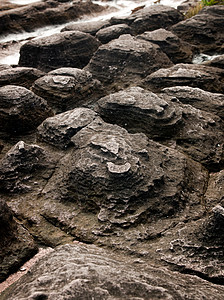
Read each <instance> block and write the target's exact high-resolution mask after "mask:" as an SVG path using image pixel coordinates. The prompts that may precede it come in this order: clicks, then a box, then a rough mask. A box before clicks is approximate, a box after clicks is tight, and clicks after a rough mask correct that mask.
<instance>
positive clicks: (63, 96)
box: [32, 68, 103, 113]
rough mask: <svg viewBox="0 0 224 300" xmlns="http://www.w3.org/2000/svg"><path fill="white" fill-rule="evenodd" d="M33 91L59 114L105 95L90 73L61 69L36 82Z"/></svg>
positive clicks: (73, 69) (75, 69) (74, 69)
mask: <svg viewBox="0 0 224 300" xmlns="http://www.w3.org/2000/svg"><path fill="white" fill-rule="evenodd" d="M32 91H33V92H34V93H35V94H37V95H39V96H41V97H43V98H44V99H46V100H47V102H48V104H49V105H50V106H51V107H52V109H53V110H54V111H56V112H57V113H59V112H63V111H66V110H69V109H73V108H75V107H78V106H83V105H87V104H90V103H92V102H94V101H95V100H97V99H99V98H100V96H102V95H103V88H102V86H101V84H100V82H99V81H98V80H96V79H94V78H93V76H92V74H91V73H90V72H88V71H85V70H81V69H77V68H60V69H57V70H54V71H51V72H49V73H48V74H47V75H45V76H43V77H41V78H39V79H38V80H36V81H35V82H34V84H33V86H32Z"/></svg>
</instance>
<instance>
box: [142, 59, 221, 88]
mask: <svg viewBox="0 0 224 300" xmlns="http://www.w3.org/2000/svg"><path fill="white" fill-rule="evenodd" d="M223 78H224V77H223V71H222V70H221V69H218V68H214V67H209V66H206V65H192V64H177V65H175V66H173V67H171V68H168V69H164V68H162V69H160V70H158V71H156V72H154V73H152V74H150V75H149V76H147V78H146V79H145V80H144V82H143V84H142V85H143V87H145V88H148V89H150V90H153V91H158V90H161V89H163V88H165V87H171V86H190V87H196V88H201V89H203V90H206V91H209V92H215V93H223V92H224V88H223V80H224V79H223Z"/></svg>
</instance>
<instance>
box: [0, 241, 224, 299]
mask: <svg viewBox="0 0 224 300" xmlns="http://www.w3.org/2000/svg"><path fill="white" fill-rule="evenodd" d="M56 279H57V281H55V280H56ZM21 286H22V287H23V288H22V289H21ZM223 295H224V289H223V287H222V286H217V285H213V284H212V283H209V282H206V281H204V280H202V279H200V278H197V277H196V276H191V275H185V274H178V273H177V272H171V271H169V270H167V269H166V268H163V269H159V268H158V267H156V266H154V267H152V266H150V265H149V264H147V265H143V266H142V265H140V266H138V264H137V263H135V262H134V260H133V259H131V258H129V259H127V258H125V257H122V256H117V257H116V258H114V256H113V255H111V253H110V252H108V251H106V250H102V249H100V248H97V247H94V246H92V245H88V246H85V245H82V244H78V245H64V246H62V247H59V248H57V249H56V250H55V251H53V252H51V253H50V254H47V255H46V256H45V257H44V258H43V259H41V260H40V261H39V262H37V263H36V265H34V266H33V268H32V269H31V270H30V272H29V273H27V274H26V275H24V276H23V277H22V278H21V279H20V280H19V281H18V282H17V283H16V284H15V285H14V286H13V287H11V288H10V289H9V290H7V291H6V293H5V294H3V297H2V300H6V299H7V300H14V299H21V300H22V299H49V300H53V299H59V300H63V299H108V300H109V299H130V300H137V299H138V300H140V299H141V300H143V299H145V300H146V299H155V300H157V299H164V300H165V299H166V300H168V299H180V300H184V299H187V298H189V299H192V300H193V299H194V300H196V299H197V300H202V299H205V298H206V299H208V300H212V299H214V297H215V298H216V299H217V300H222V298H223Z"/></svg>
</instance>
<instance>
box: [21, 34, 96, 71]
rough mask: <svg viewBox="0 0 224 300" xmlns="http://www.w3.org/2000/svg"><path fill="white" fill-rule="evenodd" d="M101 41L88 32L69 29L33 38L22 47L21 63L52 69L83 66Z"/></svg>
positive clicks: (27, 65) (25, 65) (42, 68)
mask: <svg viewBox="0 0 224 300" xmlns="http://www.w3.org/2000/svg"><path fill="white" fill-rule="evenodd" d="M99 45H100V42H99V41H98V40H97V39H96V38H94V37H93V36H92V35H90V34H88V33H84V32H81V31H67V32H62V33H56V34H53V35H51V36H49V37H43V38H39V39H37V40H31V41H29V42H27V43H26V44H24V45H23V46H22V47H21V49H20V59H19V65H20V66H24V67H33V68H37V69H40V70H43V71H51V70H53V69H57V68H60V67H75V68H83V67H84V66H85V65H87V64H88V62H89V60H90V58H91V57H92V55H93V54H94V52H95V51H96V50H97V48H98V47H99Z"/></svg>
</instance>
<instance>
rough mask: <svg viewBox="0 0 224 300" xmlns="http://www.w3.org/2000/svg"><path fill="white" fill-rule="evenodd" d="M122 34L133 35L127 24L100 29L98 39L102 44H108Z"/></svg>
mask: <svg viewBox="0 0 224 300" xmlns="http://www.w3.org/2000/svg"><path fill="white" fill-rule="evenodd" d="M122 34H131V28H130V27H129V26H128V25H127V24H117V25H112V26H109V27H106V28H103V29H100V30H99V31H97V33H96V37H97V38H98V40H99V41H100V42H101V43H102V44H107V43H109V42H110V41H112V40H115V39H117V38H119V36H120V35H122Z"/></svg>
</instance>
